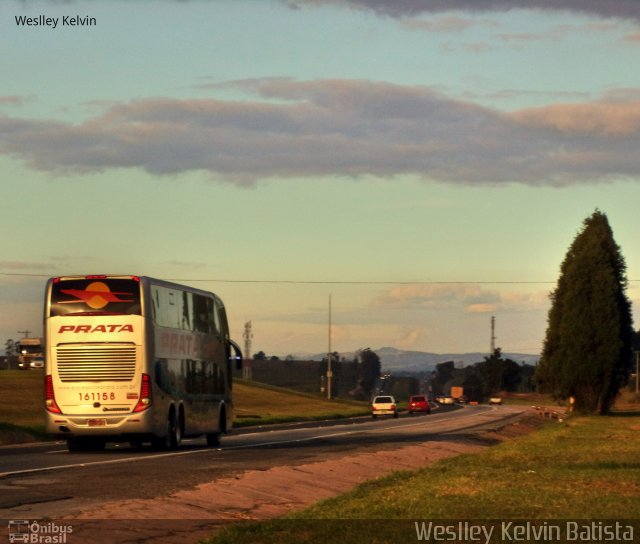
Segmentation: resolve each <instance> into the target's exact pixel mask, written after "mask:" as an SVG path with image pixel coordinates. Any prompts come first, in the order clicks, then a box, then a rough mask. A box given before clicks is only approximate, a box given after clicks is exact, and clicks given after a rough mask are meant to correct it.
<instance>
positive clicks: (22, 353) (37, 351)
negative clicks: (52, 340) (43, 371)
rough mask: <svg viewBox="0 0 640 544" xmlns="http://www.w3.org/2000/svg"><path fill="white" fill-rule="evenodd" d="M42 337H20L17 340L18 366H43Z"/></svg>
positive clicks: (24, 367) (27, 368)
mask: <svg viewBox="0 0 640 544" xmlns="http://www.w3.org/2000/svg"><path fill="white" fill-rule="evenodd" d="M43 345H44V344H43V342H42V338H22V339H21V340H20V341H19V342H18V367H19V368H22V369H23V370H29V369H30V368H43V367H44V351H43Z"/></svg>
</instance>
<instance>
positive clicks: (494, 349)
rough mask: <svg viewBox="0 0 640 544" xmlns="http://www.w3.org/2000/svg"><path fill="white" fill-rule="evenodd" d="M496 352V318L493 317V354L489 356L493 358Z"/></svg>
mask: <svg viewBox="0 0 640 544" xmlns="http://www.w3.org/2000/svg"><path fill="white" fill-rule="evenodd" d="M495 352H496V316H495V315H492V316H491V353H489V356H490V357H491V356H493V354H494V353H495Z"/></svg>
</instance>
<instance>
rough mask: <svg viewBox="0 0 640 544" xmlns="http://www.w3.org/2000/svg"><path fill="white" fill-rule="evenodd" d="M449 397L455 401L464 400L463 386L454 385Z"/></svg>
mask: <svg viewBox="0 0 640 544" xmlns="http://www.w3.org/2000/svg"><path fill="white" fill-rule="evenodd" d="M451 398H452V399H453V400H454V401H455V402H463V401H464V400H466V397H465V396H464V388H463V387H460V386H455V385H454V386H453V387H452V388H451Z"/></svg>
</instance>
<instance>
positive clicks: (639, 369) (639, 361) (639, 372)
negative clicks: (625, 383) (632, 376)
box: [636, 351, 640, 398]
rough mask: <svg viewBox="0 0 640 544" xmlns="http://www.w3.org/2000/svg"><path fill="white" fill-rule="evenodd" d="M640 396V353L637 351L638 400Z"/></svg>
mask: <svg viewBox="0 0 640 544" xmlns="http://www.w3.org/2000/svg"><path fill="white" fill-rule="evenodd" d="M638 396H640V351H636V398H637V397H638Z"/></svg>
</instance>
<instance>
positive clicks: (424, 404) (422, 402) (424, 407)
mask: <svg viewBox="0 0 640 544" xmlns="http://www.w3.org/2000/svg"><path fill="white" fill-rule="evenodd" d="M408 410H409V413H410V414H413V412H424V413H425V414H430V413H431V405H430V404H429V399H428V398H427V397H426V396H425V395H414V396H413V397H409V403H408Z"/></svg>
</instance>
